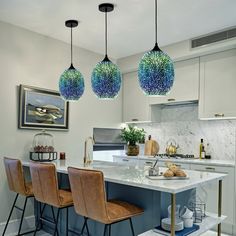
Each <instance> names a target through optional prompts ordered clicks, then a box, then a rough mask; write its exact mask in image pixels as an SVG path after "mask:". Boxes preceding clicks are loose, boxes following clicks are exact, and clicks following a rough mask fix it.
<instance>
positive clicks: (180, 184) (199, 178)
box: [22, 159, 226, 193]
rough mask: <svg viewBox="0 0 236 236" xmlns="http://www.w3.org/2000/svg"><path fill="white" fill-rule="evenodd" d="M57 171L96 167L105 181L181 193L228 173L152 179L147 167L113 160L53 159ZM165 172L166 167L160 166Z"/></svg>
mask: <svg viewBox="0 0 236 236" xmlns="http://www.w3.org/2000/svg"><path fill="white" fill-rule="evenodd" d="M52 163H54V164H55V165H56V169H57V172H59V173H64V174H67V173H68V172H67V168H68V167H69V166H71V167H77V168H83V169H95V170H100V171H102V172H103V173H104V178H105V181H108V182H112V183H118V184H124V185H129V186H134V187H140V188H145V189H151V190H156V191H161V192H168V193H179V192H183V191H185V190H189V189H193V188H196V187H197V186H199V185H206V184H208V183H211V182H214V181H217V180H222V179H223V178H224V177H225V176H226V174H219V173H209V172H199V171H191V170H186V173H187V175H188V176H189V179H186V180H150V179H148V178H147V177H146V175H147V171H148V170H147V169H146V168H138V167H133V166H124V165H121V164H118V163H113V162H110V163H108V162H101V161H94V162H93V164H92V165H90V166H89V167H84V165H83V164H82V163H79V162H78V161H75V160H69V159H68V160H57V161H53V162H52ZM22 164H23V166H29V164H30V161H24V160H23V161H22ZM160 171H162V172H164V171H165V168H160Z"/></svg>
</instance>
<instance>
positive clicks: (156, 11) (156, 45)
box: [153, 0, 161, 51]
mask: <svg viewBox="0 0 236 236" xmlns="http://www.w3.org/2000/svg"><path fill="white" fill-rule="evenodd" d="M157 1H158V0H155V46H154V48H153V51H161V49H160V48H159V46H158V42H157V36H158V32H157V27H158V16H157V15H158V8H157V7H158V6H157Z"/></svg>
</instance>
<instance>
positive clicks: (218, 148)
mask: <svg viewBox="0 0 236 236" xmlns="http://www.w3.org/2000/svg"><path fill="white" fill-rule="evenodd" d="M137 126H138V127H140V128H144V129H145V131H146V132H147V135H149V134H150V135H152V139H155V140H157V141H158V143H159V145H160V152H159V153H165V148H166V143H167V141H168V140H169V139H171V138H172V139H175V141H176V142H177V143H178V145H179V149H178V153H183V154H194V155H195V156H199V144H200V139H201V138H203V139H204V143H205V146H206V144H207V143H209V149H210V154H211V157H212V159H225V160H235V159H236V158H235V156H236V120H210V121H205V120H204V121H202V120H199V119H198V105H197V104H190V105H178V106H177V105H176V106H165V107H163V108H162V109H161V122H158V123H149V124H138V125H137Z"/></svg>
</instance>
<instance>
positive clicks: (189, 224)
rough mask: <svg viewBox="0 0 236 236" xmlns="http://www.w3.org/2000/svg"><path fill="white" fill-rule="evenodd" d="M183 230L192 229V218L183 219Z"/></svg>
mask: <svg viewBox="0 0 236 236" xmlns="http://www.w3.org/2000/svg"><path fill="white" fill-rule="evenodd" d="M183 222H184V228H192V227H193V218H185V219H183Z"/></svg>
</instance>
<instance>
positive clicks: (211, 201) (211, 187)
mask: <svg viewBox="0 0 236 236" xmlns="http://www.w3.org/2000/svg"><path fill="white" fill-rule="evenodd" d="M191 169H192V170H197V171H206V172H216V173H225V174H228V175H227V176H226V177H225V178H224V179H223V204H222V213H223V215H226V216H227V219H226V220H225V221H224V223H227V224H230V225H231V226H232V225H233V224H234V209H235V202H234V182H235V179H234V168H233V167H218V166H206V165H197V164H196V165H195V164H192V165H191ZM203 191H204V192H206V193H207V201H206V209H207V211H208V212H212V213H217V209H218V208H217V206H218V181H216V182H214V183H211V184H207V185H206V186H203V187H202V188H200V187H199V188H198V189H197V193H198V194H199V195H204V194H202V192H203ZM231 230H232V228H231Z"/></svg>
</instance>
